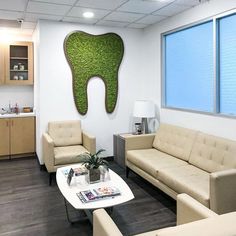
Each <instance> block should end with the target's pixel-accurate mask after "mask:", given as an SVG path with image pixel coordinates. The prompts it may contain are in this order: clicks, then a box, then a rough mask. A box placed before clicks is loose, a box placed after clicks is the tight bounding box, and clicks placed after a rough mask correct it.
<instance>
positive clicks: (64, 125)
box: [48, 120, 82, 147]
mask: <svg viewBox="0 0 236 236" xmlns="http://www.w3.org/2000/svg"><path fill="white" fill-rule="evenodd" d="M48 133H49V135H50V136H51V138H52V140H53V142H54V145H55V146H56V147H60V146H71V145H79V144H82V131H81V124H80V121H79V120H76V121H54V122H49V123H48Z"/></svg>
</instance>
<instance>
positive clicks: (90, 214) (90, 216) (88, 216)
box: [64, 198, 113, 224]
mask: <svg viewBox="0 0 236 236" xmlns="http://www.w3.org/2000/svg"><path fill="white" fill-rule="evenodd" d="M64 203H65V208H66V218H67V220H68V222H69V223H70V224H74V223H78V222H81V221H84V220H89V221H90V223H91V224H93V211H94V210H92V209H84V210H83V211H84V212H85V214H86V216H85V217H81V218H80V219H78V220H77V221H72V220H71V219H70V215H69V211H68V206H67V201H66V199H65V198H64ZM105 209H106V211H107V213H108V214H109V215H111V214H112V212H113V207H107V208H105Z"/></svg>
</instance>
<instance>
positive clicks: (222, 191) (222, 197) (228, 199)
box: [210, 169, 236, 214]
mask: <svg viewBox="0 0 236 236" xmlns="http://www.w3.org/2000/svg"><path fill="white" fill-rule="evenodd" d="M210 208H211V209H212V210H213V211H215V212H217V213H218V214H224V213H228V212H231V211H236V169H229V170H223V171H217V172H214V173H211V174H210Z"/></svg>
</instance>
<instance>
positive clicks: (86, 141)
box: [82, 131, 96, 154]
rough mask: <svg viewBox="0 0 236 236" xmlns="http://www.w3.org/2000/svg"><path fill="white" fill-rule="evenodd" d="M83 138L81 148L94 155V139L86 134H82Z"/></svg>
mask: <svg viewBox="0 0 236 236" xmlns="http://www.w3.org/2000/svg"><path fill="white" fill-rule="evenodd" d="M82 136H83V146H84V147H85V148H86V149H87V150H88V151H89V152H90V153H92V154H95V153H96V137H95V136H92V135H90V134H88V133H87V132H85V131H83V132H82Z"/></svg>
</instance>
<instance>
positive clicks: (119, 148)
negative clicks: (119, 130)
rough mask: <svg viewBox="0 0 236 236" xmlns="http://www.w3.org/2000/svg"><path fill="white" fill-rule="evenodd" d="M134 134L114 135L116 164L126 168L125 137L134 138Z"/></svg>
mask: <svg viewBox="0 0 236 236" xmlns="http://www.w3.org/2000/svg"><path fill="white" fill-rule="evenodd" d="M132 135H134V134H131V133H126V134H114V135H113V155H114V160H115V162H116V163H117V164H118V165H119V166H121V167H123V168H125V137H128V136H132Z"/></svg>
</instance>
